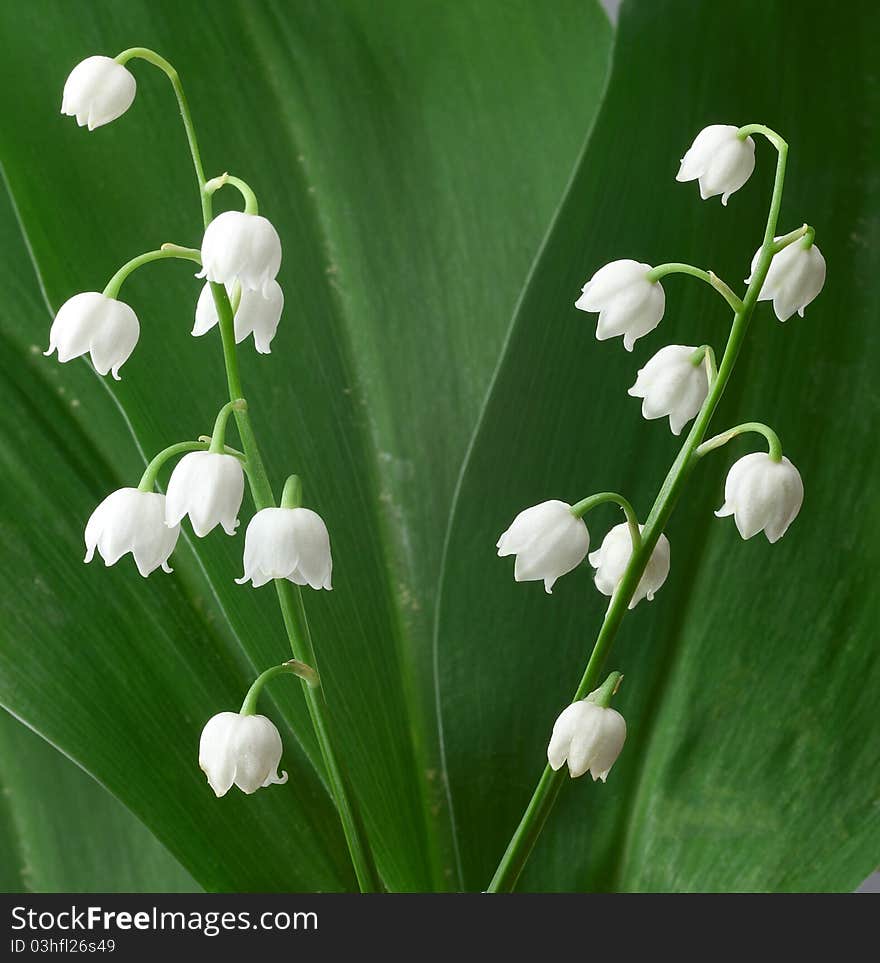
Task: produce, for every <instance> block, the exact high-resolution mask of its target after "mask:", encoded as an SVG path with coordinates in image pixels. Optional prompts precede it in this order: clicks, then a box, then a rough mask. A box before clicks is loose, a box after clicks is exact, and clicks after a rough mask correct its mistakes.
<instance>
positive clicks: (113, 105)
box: [61, 57, 137, 130]
mask: <svg viewBox="0 0 880 963" xmlns="http://www.w3.org/2000/svg"><path fill="white" fill-rule="evenodd" d="M136 91H137V82H136V81H135V79H134V74H132V73H131V72H130V71H128V70H126V68H125V67H123V66H122V64H118V63H116V61H115V60H113V59H112V58H110V57H87V58H86V59H85V60H83V61H82V63H78V64H77V65H76V66H75V67H74V68H73V70H72V71H71V72H70V75H69V76H68V78H67V80H66V82H65V84H64V94H63V95H62V98H61V113H62V114H66V115H67V116H68V117H76V122H77V124H79V126H80V127H82V126H84V125H86V124H87V125H88V128H89V130H94V129H95V128H96V127H101V126H102V125H103V124H109V123H110V121H111V120H116V118H117V117H121V116H122V115H123V114H124V113H125V112H126V111H127V110H128V108H129V107H131V105H132V101H133V100H134V95H135V92H136Z"/></svg>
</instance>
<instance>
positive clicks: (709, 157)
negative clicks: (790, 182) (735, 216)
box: [675, 124, 755, 206]
mask: <svg viewBox="0 0 880 963" xmlns="http://www.w3.org/2000/svg"><path fill="white" fill-rule="evenodd" d="M738 129H739V128H738V127H733V126H731V125H730V124H712V125H711V126H709V127H704V128H703V129H702V130H701V131H700V133H699V134H697V136H696V138H695V139H694V142H693V144H691V146H690V149H689V150H688V152H687V153H686V154H685V155H684V157H682V159H681V167H680V168H679V170H678V174H676V176H675V179H676V180H677V181H695V180H698V181H699V182H700V197H702V198H703V200H704V201H705V200H707V199H708V198H710V197H715V196H716V195H717V194H720V195H721V203H722V204H724V205H725V206H726V205H727V199H728V198H729V197H730V195H731V194H733V193H734V191H738V190H739V189H740V188H741V187H742V186H743V184H745V182H746V181H747V180H748V179H749V178H750V177H751V176H752V171H753V170H754V169H755V142H754V141H753V140H752V138H751V137H744V138H740V137H737V135H736V132H737V130H738Z"/></svg>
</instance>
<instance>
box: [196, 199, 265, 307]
mask: <svg viewBox="0 0 880 963" xmlns="http://www.w3.org/2000/svg"><path fill="white" fill-rule="evenodd" d="M280 268H281V239H280V238H279V237H278V232H277V231H276V230H275V228H274V227H273V226H272V223H271V222H270V221H268V220H267V219H266V218H265V217H262V216H260V215H259V214H245V213H243V212H242V211H225V212H224V213H223V214H219V215H218V216H217V217H215V218H214V220H213V221H211V223H210V224H209V225H208V227H207V229H206V231H205V236H204V238H203V239H202V270H201V271H199V273H198V274H197V275H196V277H199V278H207V279H208V280H209V281H214V282H215V283H217V284H226V285H230V286H231V285H232V284H233V283H234V282H235V281H236V280H237V281H240V282H241V286H242V289H243V290H245V291H247V290H250V291H260V292H262V294H263V297H268V296H269V293H270V288H271V282H272V281H274V280H275V276H276V275H277V274H278V271H279V269H280Z"/></svg>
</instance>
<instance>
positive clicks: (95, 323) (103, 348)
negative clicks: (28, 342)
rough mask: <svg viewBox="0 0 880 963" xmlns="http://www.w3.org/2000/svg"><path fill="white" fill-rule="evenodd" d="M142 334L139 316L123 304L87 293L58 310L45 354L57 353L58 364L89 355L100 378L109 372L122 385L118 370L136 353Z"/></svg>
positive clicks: (67, 302)
mask: <svg viewBox="0 0 880 963" xmlns="http://www.w3.org/2000/svg"><path fill="white" fill-rule="evenodd" d="M140 331H141V328H140V324H139V323H138V319H137V315H136V314H135V313H134V311H132V309H131V308H130V307H129V306H128V305H127V304H125V303H124V302H123V301H117V300H116V298H109V297H107V296H106V295H105V294H101V293H99V292H98V291H84V292H83V293H82V294H75V295H74V296H73V297H72V298H69V299H68V300H67V301H65V302H64V304H62V305H61V307H60V308H59V309H58V313H57V314H56V315H55V320H54V321H53V322H52V327H51V328H50V329H49V347H48V349H47V350H46V351H44V352H43V354H45V355H47V356H48V355H50V354H52V352H53V351H56V350H57V351H58V360H59V361H61V362H65V361H72V360H73V359H74V358H79V357H80V356H81V355H84V354H86V353H89V354H90V355H91V358H92V364H93V365H94V366H95V370H96V371H97V372H98V374H100V375H106V374H107V372H108V371H109V372H111V373H112V375H113V377H114V378H115V379H116V380H117V381H119V369H120V368H121V367H122V365H123V364H125V362H126V361H128V359H129V357H130V356H131V353H132V351H134V346H135V345H136V344H137V341H138V337H139V336H140Z"/></svg>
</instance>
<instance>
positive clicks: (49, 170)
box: [0, 0, 610, 890]
mask: <svg viewBox="0 0 880 963" xmlns="http://www.w3.org/2000/svg"><path fill="white" fill-rule="evenodd" d="M0 33H2V35H4V36H6V37H12V36H15V37H16V38H17V39H16V42H15V43H14V44H13V43H10V44H8V45H7V48H8V52H7V56H6V57H5V59H4V63H3V66H2V68H0V69H2V71H3V75H2V80H3V89H4V91H6V96H5V103H4V126H3V129H2V131H0V156H2V161H3V166H4V170H5V176H6V179H7V184H8V188H9V194H10V198H11V201H12V204H13V205H14V207H15V211H16V215H17V219H18V221H19V226H20V229H21V237H20V238H18V239H17V240H14V239H13V237H12V235H14V234H15V233H16V231H17V230H18V227H17V226H16V224H15V223H14V221H13V219H12V217H11V216H9V217H4V219H3V221H2V224H3V230H4V231H5V232H6V233H7V235H9V240H8V242H7V243H6V244H5V245H4V250H9V251H10V255H9V258H8V261H7V262H5V263H4V265H3V268H2V270H3V282H4V291H5V292H6V294H7V311H6V312H4V316H3V318H2V319H0V331H2V339H0V347H2V351H3V357H2V358H0V365H2V370H3V371H4V374H5V377H4V379H3V381H2V388H0V391H2V397H0V411H2V414H0V436H2V438H3V441H4V445H3V455H2V458H3V463H2V468H3V470H4V473H5V475H6V477H7V478H8V479H9V486H8V490H9V492H10V496H11V500H12V502H13V504H14V505H15V506H16V511H15V514H14V517H13V516H12V514H10V515H9V517H4V526H5V528H6V529H8V532H7V533H6V534H7V546H8V549H9V550H8V551H7V552H6V553H4V559H5V561H4V562H3V563H2V565H3V578H4V581H3V594H4V608H5V609H6V608H8V610H9V615H8V616H7V618H6V620H5V622H4V627H3V646H2V651H0V659H2V662H0V700H2V702H3V703H4V704H5V705H7V706H8V707H9V708H11V709H12V710H13V711H14V712H15V713H16V714H17V715H19V716H20V717H21V718H23V719H25V720H26V721H27V722H28V724H29V725H31V726H32V727H33V728H34V729H35V730H36V731H38V732H40V733H41V734H43V735H45V736H46V737H47V738H49V739H50V740H51V741H52V742H53V743H55V744H56V745H58V746H59V747H61V748H62V749H63V750H64V751H65V752H66V753H67V754H68V755H70V756H71V757H72V758H74V759H75V760H76V761H77V762H78V763H79V764H80V765H81V766H83V767H84V768H85V769H87V770H88V771H89V772H90V773H92V774H93V775H94V776H95V777H96V778H97V779H98V780H99V781H101V782H102V783H103V784H104V785H106V786H107V787H108V788H109V789H110V790H111V791H112V792H113V794H114V795H116V796H117V797H118V798H119V799H121V800H122V801H123V802H124V803H125V804H126V805H127V806H128V807H129V808H130V809H132V811H133V812H134V813H135V814H136V815H137V816H138V817H139V818H140V819H142V820H143V822H144V823H146V825H147V826H149V828H150V829H151V830H152V831H153V832H154V833H155V834H156V835H157V837H158V838H159V839H160V840H161V842H162V843H163V844H164V845H165V846H167V848H168V849H169V850H171V852H172V853H174V855H175V856H176V857H177V858H178V859H179V860H180V861H181V863H182V864H183V865H185V866H186V868H187V869H188V870H189V871H190V872H191V873H192V874H193V876H194V878H195V879H197V880H198V882H199V883H200V884H201V885H203V886H204V887H205V888H207V889H239V890H247V889H296V888H303V889H316V888H317V889H321V888H342V887H350V886H351V885H352V878H351V874H350V870H349V869H348V866H347V857H346V854H345V851H344V846H343V844H342V840H341V834H340V833H339V831H338V828H337V826H336V823H335V816H334V814H333V813H332V811H331V808H330V804H329V799H328V796H327V793H326V791H325V789H324V787H323V779H322V776H321V771H320V764H319V763H318V761H317V754H316V750H315V743H314V739H313V738H312V736H311V734H310V731H309V726H308V721H307V715H306V712H305V707H304V705H303V703H302V699H301V696H300V695H299V692H298V690H297V688H296V686H295V685H294V684H293V683H286V681H285V680H280V681H279V682H277V683H275V684H274V687H273V690H272V698H271V701H268V700H267V702H266V704H265V706H264V711H266V712H268V713H270V714H271V715H272V716H273V718H275V719H276V720H277V721H278V722H279V723H283V738H284V742H285V749H286V754H285V759H284V765H285V767H286V768H287V769H288V770H289V771H290V772H291V779H290V782H289V783H288V784H287V786H285V787H283V788H273V789H272V790H269V791H266V792H260V793H258V794H256V795H255V796H254V797H253V798H250V799H245V798H244V797H242V796H240V795H236V796H232V795H230V796H229V797H226V798H224V799H223V800H221V801H220V802H217V801H216V800H214V799H213V798H212V797H211V794H210V791H209V790H208V788H207V786H206V785H205V784H204V779H203V777H202V775H201V774H200V773H199V772H198V770H197V768H196V760H195V747H196V745H197V741H198V734H199V731H200V728H201V726H202V724H203V723H204V721H205V720H206V719H207V717H208V716H209V715H210V714H212V713H213V712H216V711H218V710H220V709H226V708H234V707H236V705H237V703H238V701H239V700H240V698H241V696H242V694H243V692H244V690H245V688H246V686H247V685H248V683H249V681H250V679H251V678H252V677H253V675H254V673H255V671H256V669H257V668H262V667H265V666H266V665H269V664H272V663H275V662H278V661H280V660H281V659H282V658H285V657H286V654H287V649H286V643H285V639H284V636H283V632H282V627H281V623H280V619H279V617H278V613H277V609H276V607H275V604H274V601H273V598H272V596H271V590H269V589H264V590H258V591H254V590H251V589H250V588H241V587H238V586H235V585H234V584H233V582H232V579H233V577H234V576H236V575H238V574H240V564H241V560H240V553H241V542H242V540H241V538H236V539H228V538H224V537H222V536H220V535H217V534H215V535H213V536H212V537H210V538H209V539H207V540H203V541H199V543H198V544H197V545H196V546H195V549H196V551H197V555H196V554H194V553H193V550H192V547H190V546H182V547H181V548H180V549H179V550H178V552H177V553H176V557H175V567H176V576H175V577H165V576H162V575H161V574H157V575H154V576H152V577H151V578H150V579H148V580H147V581H146V582H144V581H143V580H141V579H140V578H139V577H138V576H137V574H136V573H135V571H134V570H133V568H132V567H131V566H129V565H127V564H124V563H120V564H119V565H118V566H117V567H116V568H114V569H110V570H107V571H105V570H103V569H102V568H101V567H100V565H99V564H97V563H96V564H93V566H92V567H91V568H86V567H84V566H82V565H81V564H80V562H79V554H80V552H81V550H82V549H81V531H82V525H83V523H84V521H85V519H86V518H87V517H88V514H89V512H90V511H91V509H92V508H93V507H94V505H95V504H96V503H97V502H98V500H99V499H100V498H101V497H103V495H104V494H105V493H106V492H107V491H109V490H111V489H112V488H115V487H118V486H120V485H122V484H131V483H132V482H133V481H135V480H136V478H137V476H138V473H139V471H140V469H141V467H142V465H143V459H144V457H145V455H148V454H151V453H152V452H154V451H156V450H157V449H159V448H160V447H164V446H165V445H166V444H168V443H170V442H172V441H175V440H177V439H179V438H181V437H192V436H194V435H197V434H199V433H202V432H204V431H206V430H208V429H209V427H210V424H211V420H212V418H213V415H214V413H215V412H216V409H217V408H218V407H219V405H220V404H221V403H222V401H223V400H224V394H225V386H224V380H223V376H222V367H221V364H220V354H219V345H218V343H217V339H216V337H215V336H214V335H209V336H206V337H205V338H203V339H201V340H195V339H192V338H190V337H189V329H190V327H191V323H192V311H193V306H194V303H195V300H196V297H197V294H198V291H199V284H198V282H196V281H194V280H193V279H192V278H191V271H190V269H189V268H188V267H180V266H173V265H168V264H163V265H154V266H152V267H151V268H148V269H145V270H144V271H143V272H141V274H140V275H139V276H137V277H135V278H133V279H132V280H131V281H130V282H129V283H127V285H126V287H125V288H124V291H123V297H124V298H125V299H126V300H127V301H128V302H129V303H131V304H132V305H133V306H134V307H135V309H136V310H137V312H138V314H139V316H140V318H141V321H142V337H141V341H140V343H139V345H138V348H137V351H136V352H135V355H134V356H133V357H132V359H131V361H130V362H128V363H127V364H126V366H125V367H124V369H123V380H122V382H121V383H120V384H118V385H116V384H108V383H106V382H105V383H99V381H98V380H97V379H96V378H95V376H94V375H93V374H92V373H91V372H90V371H88V369H87V367H86V366H85V365H84V364H80V363H77V364H71V365H67V366H65V367H63V368H61V367H59V366H58V365H57V363H56V362H55V361H54V360H45V359H43V358H41V357H40V356H39V354H38V352H37V349H38V348H40V347H42V346H43V345H44V344H45V343H46V332H47V329H48V322H49V316H50V314H49V310H48V308H50V307H51V308H57V306H58V305H59V304H60V303H61V302H62V301H63V300H64V299H65V298H67V297H69V296H70V295H71V294H73V293H75V292H77V291H79V290H84V289H85V290H88V289H94V288H100V287H101V286H103V285H104V283H106V280H107V278H108V277H109V276H110V274H111V273H112V272H113V271H114V270H115V268H116V267H117V266H118V265H119V264H120V263H121V262H122V261H124V260H125V259H127V258H128V257H130V256H132V255H134V254H136V253H138V252H140V251H142V250H145V249H147V248H149V247H152V246H155V245H156V244H158V243H161V242H163V241H166V240H175V241H178V242H182V243H190V244H197V243H198V241H199V237H200V231H199V219H198V204H197V199H196V196H195V192H194V185H193V182H192V173H191V170H190V169H189V167H188V161H187V156H186V147H185V142H184V139H183V134H182V132H181V130H180V128H179V124H178V122H177V118H176V116H175V107H174V102H173V98H172V96H171V92H170V90H169V89H168V87H167V83H166V82H165V81H164V78H162V77H161V75H159V74H158V73H157V72H156V71H154V70H152V68H150V67H148V66H147V65H144V64H135V65H133V69H134V70H135V72H136V74H137V78H138V96H137V99H136V101H135V104H134V106H133V107H132V108H131V110H130V111H129V112H128V113H127V114H126V116H125V117H123V118H122V119H120V120H119V121H117V122H115V123H113V124H111V125H109V126H107V127H105V128H101V129H100V130H98V131H96V132H94V133H93V134H87V133H86V132H84V131H81V130H78V129H76V127H75V124H74V123H73V122H72V121H71V120H69V119H66V118H60V117H59V116H58V106H59V98H60V91H61V86H62V84H63V81H64V78H65V76H66V74H67V72H68V71H69V69H70V68H71V67H72V66H73V65H74V64H75V63H76V62H77V61H79V60H80V59H82V58H83V57H84V56H87V55H89V54H91V53H96V52H104V53H114V52H116V51H117V50H119V49H122V48H124V47H127V46H130V45H132V44H143V45H147V46H153V47H155V48H156V49H158V50H160V51H161V52H162V53H163V54H164V55H166V56H167V57H169V58H170V59H171V60H172V61H173V62H174V63H175V64H176V65H177V66H178V67H179V69H180V71H181V74H182V75H183V78H184V81H185V83H186V86H187V91H188V94H189V97H190V100H191V102H192V105H193V111H194V114H195V119H196V124H197V126H198V128H199V131H200V137H201V141H202V149H203V154H204V157H205V160H206V164H207V165H208V167H209V169H210V170H211V172H216V173H220V172H222V171H223V170H229V171H231V172H233V173H237V174H239V175H241V176H243V177H245V178H246V179H248V180H249V181H250V182H251V183H252V185H253V187H254V188H255V190H256V191H257V193H258V195H259V197H260V201H261V207H262V210H263V211H264V212H265V213H266V214H268V215H269V216H270V217H271V218H272V219H273V221H274V222H275V223H276V225H277V227H278V229H279V231H280V233H281V236H282V238H283V242H284V247H285V262H284V266H283V268H282V273H281V276H280V280H281V282H282V284H283V285H284V288H285V292H286V311H285V317H284V319H283V321H282V325H281V328H280V330H279V333H278V336H277V338H276V341H275V342H274V344H273V353H272V355H271V356H269V357H268V358H261V357H257V356H255V354H254V353H253V350H252V348H251V346H250V345H244V346H243V347H242V350H241V357H242V368H243V375H244V381H245V384H246V386H247V389H246V391H247V396H248V400H249V403H250V406H251V410H252V412H253V414H254V418H255V421H256V425H257V429H258V432H259V434H260V436H261V438H262V439H263V440H264V441H263V445H264V454H265V456H266V460H267V463H268V466H269V469H270V473H271V475H272V477H273V479H274V480H275V482H276V485H278V484H280V481H281V480H282V479H283V477H284V476H285V475H286V474H287V473H289V472H290V471H297V472H299V473H300V474H301V475H302V476H303V477H304V479H305V483H306V500H307V504H309V505H310V506H312V507H314V508H316V509H317V510H318V511H320V512H321V513H322V515H323V516H324V517H325V518H326V519H327V522H328V525H329V528H330V531H331V534H332V539H333V547H334V556H335V560H336V565H335V570H334V591H333V592H332V594H324V593H321V594H320V595H319V594H318V593H309V596H308V599H307V603H308V609H309V615H310V620H311V622H312V624H313V628H314V633H315V638H316V646H317V649H318V653H319V659H320V667H321V672H322V677H323V679H324V682H325V686H326V690H327V695H328V700H329V702H330V704H331V709H332V712H333V714H334V716H335V722H336V729H337V731H338V733H339V734H340V737H341V752H342V756H343V759H344V762H345V763H346V766H347V768H348V769H349V771H350V773H351V776H352V781H353V784H354V786H355V790H356V792H357V795H358V797H359V798H360V800H361V802H362V806H363V810H364V815H365V819H366V823H367V828H368V833H369V836H370V839H371V842H372V844H373V846H374V849H375V852H376V856H377V859H378V863H379V867H380V870H381V872H382V875H383V878H384V880H385V882H386V884H387V885H388V886H389V888H392V889H426V888H432V887H448V886H454V885H455V882H456V881H455V871H454V859H453V856H452V854H453V851H454V839H453V827H452V823H451V820H450V818H449V813H448V811H447V810H446V808H445V793H444V791H443V783H444V775H443V772H442V769H441V768H440V765H439V764H440V754H439V750H438V744H439V740H438V736H437V732H436V726H435V721H434V705H433V702H434V691H433V680H432V676H431V637H432V634H431V633H432V627H433V617H434V608H433V606H434V593H435V589H436V585H437V580H438V577H439V572H440V558H441V550H442V544H443V533H444V531H445V527H446V519H447V516H448V511H449V507H450V504H451V501H452V494H453V490H454V486H455V482H456V479H457V473H458V467H459V465H460V463H461V461H462V459H463V456H464V453H465V449H466V447H467V444H468V440H469V438H470V435H471V430H472V428H473V425H474V423H475V422H476V419H477V416H478V413H479V409H480V404H481V399H482V397H483V395H484V392H485V390H486V387H487V385H488V383H489V379H490V377H491V374H492V371H493V369H494V366H495V363H496V359H497V357H498V355H499V352H500V350H501V347H502V344H503V341H504V337H505V334H506V331H507V327H508V324H509V318H510V316H511V313H512V311H513V308H514V305H515V303H516V300H517V297H518V294H519V291H520V288H521V284H522V279H523V278H524V277H525V275H526V273H527V271H528V268H529V265H530V263H531V261H532V259H533V256H534V254H535V252H536V251H537V249H538V246H539V243H540V239H541V237H542V235H543V232H544V230H545V227H546V225H547V223H549V221H550V218H551V216H552V214H553V212H554V210H555V208H556V205H557V203H558V199H559V197H560V196H561V194H562V192H563V189H564V186H565V183H566V181H567V178H568V176H569V173H570V170H571V166H572V164H573V163H574V161H575V159H576V156H577V153H578V150H579V148H580V145H581V142H582V140H583V137H584V134H585V132H586V130H587V129H588V128H589V126H590V124H591V122H592V119H593V117H594V114H595V111H596V107H597V105H598V102H599V98H600V95H601V92H602V89H603V85H604V80H605V74H606V67H607V58H608V49H609V42H610V28H609V26H608V23H607V21H606V19H605V17H604V15H603V14H602V13H601V11H600V10H599V8H598V7H597V6H596V5H595V4H593V3H583V2H576V0H570V2H568V0H566V2H560V3H557V4H555V5H554V9H553V15H552V16H548V14H547V10H546V6H545V5H544V4H542V3H539V2H537V0H517V2H501V0H493V2H488V3H487V2H483V0H469V2H459V3H456V4H449V3H444V2H439V0H438V2H434V0H419V2H410V0H386V2H382V3H372V2H366V0H359V2H355V0H350V2H345V3H338V4H326V3H318V2H314V3H313V2H297V3H293V4H292V3H253V2H249V3H239V4H233V3H226V4H222V5H219V4H217V5H212V7H211V15H210V17H208V16H206V13H205V7H204V5H202V4H195V3H191V2H183V3H181V2H179V0H178V2H170V0H163V2H158V3H157V2H150V3H146V2H140V3H127V4H125V5H124V6H120V5H119V4H114V3H110V2H100V3H92V4H89V5H88V6H86V7H76V8H74V7H72V6H71V5H69V4H65V3H61V2H52V3H49V2H44V0H41V2H37V3H35V4H32V5H28V6H27V7H26V8H24V9H20V10H16V11H14V12H13V11H12V10H11V9H9V10H4V11H0ZM233 202H234V199H232V198H230V199H229V203H230V204H231V203H233ZM22 238H23V239H24V242H26V243H22ZM29 260H30V261H31V262H32V263H28V261H29ZM38 285H39V287H38ZM40 287H41V288H42V293H43V294H44V295H45V301H46V302H47V303H43V300H42V298H41V296H40V295H41V292H40ZM108 389H109V390H108ZM248 511H249V509H248V508H245V509H244V511H243V519H246V518H247V513H248ZM59 674H60V677H61V680H63V681H62V682H59Z"/></svg>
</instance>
